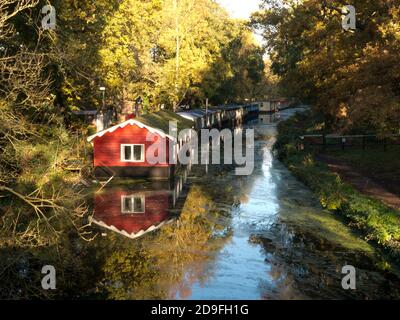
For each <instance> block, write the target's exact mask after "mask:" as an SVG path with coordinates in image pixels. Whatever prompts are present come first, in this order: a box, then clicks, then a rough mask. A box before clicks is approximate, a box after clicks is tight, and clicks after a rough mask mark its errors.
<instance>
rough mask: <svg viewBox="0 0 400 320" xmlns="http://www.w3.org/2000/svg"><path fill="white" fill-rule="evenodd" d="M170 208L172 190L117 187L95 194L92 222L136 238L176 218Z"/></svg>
mask: <svg viewBox="0 0 400 320" xmlns="http://www.w3.org/2000/svg"><path fill="white" fill-rule="evenodd" d="M168 209H169V193H168V191H158V192H154V191H150V192H129V191H128V190H125V189H122V188H121V189H113V190H110V191H109V192H106V193H103V194H97V195H96V196H95V199H94V214H93V217H92V218H91V222H92V223H94V224H96V225H98V226H100V227H103V228H106V229H108V230H111V231H114V232H117V233H120V234H122V235H124V236H126V237H128V238H131V239H134V238H138V237H140V236H142V235H144V234H146V233H149V232H152V231H155V230H157V229H159V228H160V227H162V226H163V225H165V224H167V223H169V222H171V221H173V219H174V218H173V217H172V216H171V214H170V213H169V210H168Z"/></svg>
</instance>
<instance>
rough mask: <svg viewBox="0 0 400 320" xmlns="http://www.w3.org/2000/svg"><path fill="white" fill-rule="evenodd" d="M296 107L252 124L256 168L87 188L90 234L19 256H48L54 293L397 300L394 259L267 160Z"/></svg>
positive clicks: (38, 260) (42, 259) (195, 170)
mask: <svg viewBox="0 0 400 320" xmlns="http://www.w3.org/2000/svg"><path fill="white" fill-rule="evenodd" d="M295 111H296V110H287V111H283V112H281V113H280V114H279V115H271V116H264V117H263V118H262V119H259V120H258V121H256V122H254V123H253V124H249V125H248V127H251V128H254V129H255V133H256V143H255V146H256V156H255V163H254V164H255V169H254V172H253V174H252V175H251V176H243V177H238V176H235V171H234V170H232V169H233V168H229V167H219V166H215V167H214V166H210V167H208V168H207V170H206V169H205V168H204V167H201V166H197V167H196V166H193V167H192V168H188V170H184V172H182V174H181V175H180V176H179V177H178V178H177V179H176V181H175V182H174V183H171V184H170V183H151V182H146V181H141V182H135V183H133V182H127V181H125V182H124V181H115V182H114V183H112V184H111V185H108V186H107V187H106V188H104V189H103V190H102V191H101V192H100V193H99V192H97V193H93V194H92V195H90V196H89V199H90V200H89V201H88V203H89V205H90V207H91V208H92V211H93V215H92V216H91V217H90V219H89V222H90V223H91V226H92V227H91V229H92V231H93V232H94V233H98V236H97V237H96V238H95V239H94V240H93V241H90V242H86V241H83V240H81V239H79V238H77V237H75V236H74V235H73V233H72V232H71V235H69V236H68V237H67V238H66V239H64V240H63V243H62V244H61V245H60V246H59V248H57V249H54V250H53V251H48V252H47V251H43V250H38V251H35V252H29V256H23V257H24V258H23V260H20V261H19V263H21V261H25V262H24V263H25V264H26V265H28V266H31V267H32V266H34V265H38V266H40V265H41V264H43V263H48V264H54V265H55V266H56V268H57V270H58V271H59V274H60V276H59V277H60V280H59V283H58V292H57V293H55V296H51V297H56V298H101V299H374V298H378V299H379V298H383V299H390V298H398V297H400V279H399V277H398V273H397V271H396V270H395V268H391V263H390V261H388V260H386V259H385V257H384V256H383V255H382V254H381V252H379V251H378V250H377V249H376V248H375V247H373V246H372V245H370V244H368V243H367V242H366V241H364V240H363V239H362V237H361V236H360V235H359V234H357V233H355V232H354V231H353V230H352V229H351V228H349V227H348V226H347V224H346V222H345V221H343V220H342V219H341V218H340V217H337V216H335V215H334V214H332V213H330V212H327V211H325V210H323V209H322V208H321V207H320V205H319V203H318V201H317V200H316V199H315V198H314V196H313V195H312V193H311V192H310V191H309V190H308V189H307V188H306V187H305V186H304V185H303V184H302V183H300V182H299V181H297V180H296V179H295V178H294V177H293V176H292V175H291V174H290V173H289V171H288V170H287V169H286V168H285V167H284V166H283V165H282V164H281V163H280V162H279V161H277V160H276V158H275V157H274V155H273V149H272V147H273V144H274V141H275V136H276V126H277V122H278V121H279V120H280V119H286V118H287V117H289V116H290V115H292V114H293V113H294V112H295ZM278 116H279V118H278ZM189 169H190V170H189ZM345 265H353V266H354V267H356V269H357V290H355V291H346V290H343V289H342V287H341V279H342V277H343V275H342V274H341V269H342V267H343V266H345ZM16 292H18V290H17V291H16ZM21 292H25V291H23V290H22V291H21ZM26 292H30V291H26ZM26 292H25V294H26V295H28V296H29V293H26Z"/></svg>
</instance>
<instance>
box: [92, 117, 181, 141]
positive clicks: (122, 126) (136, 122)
mask: <svg viewBox="0 0 400 320" xmlns="http://www.w3.org/2000/svg"><path fill="white" fill-rule="evenodd" d="M128 125H130V126H134V125H137V126H138V127H139V128H145V129H147V130H149V131H150V132H151V133H155V134H158V135H160V136H161V137H163V138H168V139H170V140H175V138H174V137H172V136H170V135H169V134H166V133H165V132H164V131H162V130H160V129H156V128H153V127H150V126H148V125H145V124H144V123H142V122H140V121H137V120H135V119H129V120H127V121H125V122H121V123H120V124H117V125H115V126H113V127H111V128H108V129H105V130H103V131H100V132H97V133H96V134H94V135H92V136H90V137H88V138H87V141H88V142H91V141H93V140H94V139H95V138H99V137H102V136H104V135H105V134H107V133H112V132H114V131H116V130H117V129H122V128H125V127H126V126H128Z"/></svg>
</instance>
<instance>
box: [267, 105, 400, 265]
mask: <svg viewBox="0 0 400 320" xmlns="http://www.w3.org/2000/svg"><path fill="white" fill-rule="evenodd" d="M322 127H323V124H322V122H320V121H318V119H316V118H315V117H314V116H313V114H312V113H311V111H309V112H306V113H298V114H296V115H295V116H293V117H292V118H290V119H289V120H287V121H284V122H281V123H280V124H279V126H278V139H277V142H276V144H275V150H276V151H277V154H278V157H279V159H280V160H281V161H282V162H283V163H284V164H285V165H286V166H287V167H288V168H289V170H290V171H291V172H292V173H293V174H294V175H295V176H296V177H297V178H298V179H300V180H301V181H302V182H303V183H305V184H306V185H307V186H308V187H309V188H310V189H312V191H313V192H314V193H315V194H316V196H317V197H318V198H319V201H320V203H321V205H322V206H323V207H324V208H327V209H328V210H330V211H332V212H334V213H338V214H341V215H343V216H345V217H346V218H347V219H348V220H349V221H350V224H351V226H353V227H355V228H357V229H359V230H361V231H362V232H363V233H364V234H365V237H366V239H367V240H369V241H374V242H376V243H378V244H379V245H381V246H383V247H384V248H385V249H387V250H388V252H389V253H390V254H391V256H393V257H395V258H396V260H397V261H400V214H399V212H397V211H395V210H394V209H392V208H390V207H388V206H386V205H385V204H383V203H382V202H380V201H378V200H375V199H372V198H370V197H368V196H366V195H364V194H361V193H360V192H358V191H357V190H355V189H354V188H353V187H352V186H350V185H349V184H347V183H345V182H343V181H342V180H341V178H340V177H339V176H338V175H337V174H336V173H333V172H331V171H330V170H329V169H328V167H327V166H326V165H325V164H323V163H320V162H318V161H316V160H315V155H316V151H313V150H307V148H306V149H305V150H301V148H298V147H297V146H298V141H299V140H298V139H299V136H301V135H304V134H311V133H320V130H321V128H322Z"/></svg>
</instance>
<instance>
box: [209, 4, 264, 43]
mask: <svg viewBox="0 0 400 320" xmlns="http://www.w3.org/2000/svg"><path fill="white" fill-rule="evenodd" d="M217 2H218V3H219V4H220V5H221V6H223V7H224V8H225V9H226V10H227V11H228V12H229V14H230V15H231V17H232V18H237V19H249V18H250V16H251V14H252V13H253V12H255V11H258V10H259V6H260V4H261V3H262V0H217ZM254 36H255V38H256V39H257V41H258V42H259V43H260V44H262V43H263V38H262V36H260V35H258V34H256V33H254Z"/></svg>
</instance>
